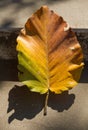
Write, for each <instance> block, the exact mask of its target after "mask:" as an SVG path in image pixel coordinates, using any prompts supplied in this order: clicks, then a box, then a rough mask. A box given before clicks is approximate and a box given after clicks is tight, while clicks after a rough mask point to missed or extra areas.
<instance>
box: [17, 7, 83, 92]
mask: <svg viewBox="0 0 88 130" xmlns="http://www.w3.org/2000/svg"><path fill="white" fill-rule="evenodd" d="M66 26H67V23H66V22H65V21H64V20H63V18H62V17H61V16H58V15H57V14H55V13H54V12H53V11H50V10H49V9H48V7H46V6H43V7H41V8H40V9H39V10H38V11H37V12H35V13H34V14H33V15H32V17H30V18H29V19H28V21H27V22H26V24H25V28H24V29H22V30H21V33H20V35H19V36H18V38H17V42H18V44H17V51H18V61H19V66H18V69H19V71H20V72H19V79H20V80H21V81H23V83H24V84H26V85H27V86H28V87H29V88H30V90H31V91H35V92H40V93H41V94H43V93H46V92H47V91H49V90H50V91H52V92H55V93H58V94H59V93H62V92H63V91H66V90H68V89H71V88H72V87H74V86H75V85H76V84H77V82H78V80H79V78H80V74H81V70H82V68H83V62H82V60H83V54H82V50H81V47H80V45H79V43H78V41H77V39H76V36H75V34H74V33H73V32H72V30H71V29H70V28H68V29H65V28H66Z"/></svg>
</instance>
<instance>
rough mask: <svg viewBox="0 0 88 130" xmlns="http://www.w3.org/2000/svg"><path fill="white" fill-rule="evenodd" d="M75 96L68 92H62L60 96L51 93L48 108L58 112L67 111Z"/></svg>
mask: <svg viewBox="0 0 88 130" xmlns="http://www.w3.org/2000/svg"><path fill="white" fill-rule="evenodd" d="M74 100H75V95H74V94H69V93H68V91H66V92H63V93H62V94H54V93H51V94H50V96H49V103H48V106H49V107H51V108H52V109H54V110H57V111H58V112H63V111H64V110H68V109H69V108H70V107H71V105H72V104H73V103H74Z"/></svg>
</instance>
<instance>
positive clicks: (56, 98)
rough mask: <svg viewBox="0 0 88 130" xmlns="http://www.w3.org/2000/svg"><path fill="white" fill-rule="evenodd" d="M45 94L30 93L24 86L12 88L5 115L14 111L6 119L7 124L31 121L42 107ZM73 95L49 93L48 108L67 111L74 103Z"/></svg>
mask: <svg viewBox="0 0 88 130" xmlns="http://www.w3.org/2000/svg"><path fill="white" fill-rule="evenodd" d="M45 96H46V94H43V95H40V94H39V93H35V92H30V91H29V89H28V88H27V87H26V86H21V87H20V86H14V87H13V88H12V89H11V90H10V92H9V97H8V102H9V106H8V110H7V113H9V112H11V111H12V110H14V113H12V115H11V116H10V117H9V118H8V123H11V122H12V121H13V120H14V119H18V120H23V119H24V118H27V119H32V118H34V117H35V116H36V115H37V114H38V113H39V112H41V111H42V109H43V107H44V102H45ZM74 99H75V95H73V94H68V92H64V93H63V94H60V95H55V94H53V93H50V96H49V102H48V106H49V107H51V108H52V109H54V110H57V111H58V112H63V111H64V110H68V109H69V108H70V107H71V105H72V104H73V103H74Z"/></svg>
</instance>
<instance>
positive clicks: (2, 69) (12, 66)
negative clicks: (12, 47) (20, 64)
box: [0, 59, 18, 81]
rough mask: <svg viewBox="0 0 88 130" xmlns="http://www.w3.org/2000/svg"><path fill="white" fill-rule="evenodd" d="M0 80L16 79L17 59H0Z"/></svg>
mask: <svg viewBox="0 0 88 130" xmlns="http://www.w3.org/2000/svg"><path fill="white" fill-rule="evenodd" d="M0 81H18V71H17V60H1V59H0Z"/></svg>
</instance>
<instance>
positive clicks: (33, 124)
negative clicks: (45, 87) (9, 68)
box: [0, 81, 88, 130]
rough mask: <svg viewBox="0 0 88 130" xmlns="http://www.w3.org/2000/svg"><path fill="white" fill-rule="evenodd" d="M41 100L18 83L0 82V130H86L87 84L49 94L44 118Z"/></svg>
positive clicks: (87, 111) (87, 110) (39, 96)
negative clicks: (68, 90) (56, 93)
mask: <svg viewBox="0 0 88 130" xmlns="http://www.w3.org/2000/svg"><path fill="white" fill-rule="evenodd" d="M44 98H45V96H44V95H39V94H37V93H31V92H29V90H28V88H27V87H24V86H21V85H19V83H18V82H12V81H9V82H7V81H4V82H0V130H88V83H84V84H83V83H80V84H79V85H78V86H77V87H76V88H74V89H72V90H71V91H70V93H69V94H68V93H67V92H66V93H64V94H63V95H55V94H50V96H49V103H48V114H47V116H43V105H44Z"/></svg>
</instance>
